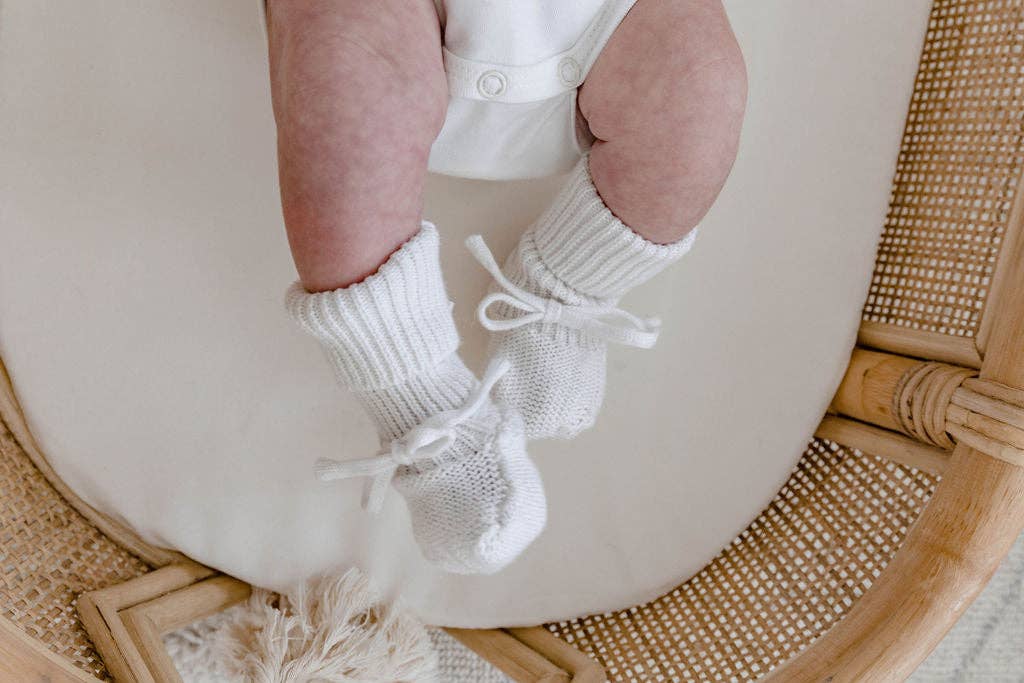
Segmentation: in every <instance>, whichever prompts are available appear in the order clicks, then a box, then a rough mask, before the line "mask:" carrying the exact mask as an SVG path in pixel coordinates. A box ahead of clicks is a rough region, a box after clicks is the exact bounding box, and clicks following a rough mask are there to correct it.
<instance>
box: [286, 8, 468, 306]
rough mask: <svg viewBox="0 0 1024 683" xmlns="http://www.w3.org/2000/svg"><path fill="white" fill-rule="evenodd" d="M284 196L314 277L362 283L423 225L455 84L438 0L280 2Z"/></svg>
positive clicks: (308, 277) (316, 283)
mask: <svg viewBox="0 0 1024 683" xmlns="http://www.w3.org/2000/svg"><path fill="white" fill-rule="evenodd" d="M267 9H268V13H269V21H268V24H269V26H268V28H269V35H270V81H271V91H272V95H273V105H274V116H275V118H276V120H277V133H278V165H279V173H280V181H281V203H282V208H283V210H284V220H285V226H286V228H287V231H288V240H289V243H290V245H291V250H292V255H293V257H294V259H295V265H296V268H297V269H298V271H299V277H300V279H301V281H302V284H303V285H305V287H306V288H307V289H308V290H309V291H313V292H318V291H325V290H330V289H335V288H337V287H342V286H346V285H349V284H352V283H353V282H358V281H360V280H362V279H363V278H365V277H366V276H367V275H369V274H371V273H373V272H374V271H375V270H377V267H378V266H380V264H381V263H382V262H383V261H384V260H385V259H386V258H387V257H388V256H389V255H390V254H391V253H392V252H393V251H394V250H395V249H396V248H397V247H398V246H399V245H400V244H402V243H403V242H405V241H406V240H408V239H409V238H410V237H412V236H413V235H414V234H415V233H416V232H417V231H418V230H419V228H420V214H421V211H422V208H423V183H424V178H425V175H426V168H427V157H428V155H429V152H430V146H431V145H432V144H433V141H434V138H435V137H437V133H438V132H439V131H440V130H441V126H442V124H443V123H444V117H445V111H446V108H447V104H448V84H447V81H446V79H445V73H444V66H443V63H442V58H441V35H440V26H439V22H438V17H437V11H436V8H435V6H434V3H433V2H432V0H376V1H375V2H365V1H364V0H270V1H269V3H268V8H267Z"/></svg>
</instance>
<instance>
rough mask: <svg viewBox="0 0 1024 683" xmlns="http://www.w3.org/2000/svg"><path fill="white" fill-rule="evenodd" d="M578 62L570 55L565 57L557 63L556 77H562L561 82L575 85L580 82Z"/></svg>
mask: <svg viewBox="0 0 1024 683" xmlns="http://www.w3.org/2000/svg"><path fill="white" fill-rule="evenodd" d="M581 73H582V70H581V69H580V64H579V62H577V61H576V60H575V59H573V58H572V57H566V58H565V59H563V60H562V61H561V62H559V63H558V77H559V78H561V79H562V83H565V84H566V85H571V86H573V87H576V86H577V85H579V84H580V74H581Z"/></svg>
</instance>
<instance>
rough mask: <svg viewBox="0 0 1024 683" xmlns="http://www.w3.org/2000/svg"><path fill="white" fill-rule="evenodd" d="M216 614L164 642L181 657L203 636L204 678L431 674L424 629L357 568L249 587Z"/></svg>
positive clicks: (432, 659)
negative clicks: (285, 585)
mask: <svg viewBox="0 0 1024 683" xmlns="http://www.w3.org/2000/svg"><path fill="white" fill-rule="evenodd" d="M217 616H219V617H220V619H218V620H217V622H216V623H215V624H202V625H196V629H198V630H197V632H196V633H195V634H194V636H195V639H194V640H195V641H196V642H195V643H192V642H189V640H190V635H192V634H190V633H189V632H188V631H182V632H179V634H178V638H180V639H181V642H179V643H173V644H172V643H168V644H169V645H172V646H173V645H176V646H177V648H176V649H178V650H183V651H182V652H180V653H179V656H180V657H181V658H182V659H185V660H187V659H188V656H187V650H188V649H189V647H190V646H192V645H196V644H198V642H200V641H206V642H207V643H208V644H209V648H210V649H209V656H208V659H207V670H208V672H207V675H208V676H212V677H213V678H212V679H211V680H216V679H219V680H223V681H246V682H252V683H314V682H316V683H321V682H322V683H357V682H358V683H369V682H371V681H372V682H373V683H380V682H381V681H403V682H406V681H408V682H410V683H412V682H416V683H419V682H420V681H435V680H437V658H436V655H435V652H434V649H433V646H432V644H431V640H430V637H429V635H428V633H427V630H426V629H425V628H424V627H423V625H422V624H421V623H420V622H419V621H417V620H416V619H415V618H413V617H412V616H410V615H409V614H407V613H405V612H404V611H403V610H402V609H401V608H400V606H397V605H392V604H388V603H385V602H382V601H381V600H380V597H379V596H378V594H377V591H376V590H375V589H374V588H373V586H372V584H371V583H370V581H369V579H368V578H367V577H366V576H365V575H364V574H363V573H362V572H360V571H359V570H358V569H350V570H349V571H347V572H346V573H345V574H343V575H341V576H333V577H322V578H318V579H315V580H313V581H311V582H309V583H308V584H305V585H302V586H300V587H299V588H297V589H296V590H294V591H293V592H291V593H289V594H288V595H278V594H276V593H271V592H269V591H265V590H261V589H258V588H257V589H254V590H253V593H252V596H251V597H250V598H249V600H248V602H246V603H245V604H243V605H240V606H238V607H235V608H233V609H231V610H228V611H226V612H224V613H222V614H220V615H217ZM172 649H175V648H174V647H172ZM197 654H198V653H197ZM175 659H179V657H175ZM210 659H212V660H213V661H212V662H211V661H209V660H210ZM179 661H180V660H179ZM211 665H212V666H211Z"/></svg>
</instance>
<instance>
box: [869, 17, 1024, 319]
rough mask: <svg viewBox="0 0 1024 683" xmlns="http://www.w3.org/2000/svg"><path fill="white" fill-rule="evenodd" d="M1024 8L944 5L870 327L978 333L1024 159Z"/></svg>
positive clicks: (925, 59) (920, 76) (901, 172)
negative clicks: (1023, 142) (874, 324)
mask: <svg viewBox="0 0 1024 683" xmlns="http://www.w3.org/2000/svg"><path fill="white" fill-rule="evenodd" d="M1022 43H1024V9H1022V5H1021V2H1020V1H1019V0H990V1H985V2H979V1H977V0H975V1H967V0H938V1H937V2H936V3H935V4H934V6H933V8H932V14H931V19H930V24H929V28H928V33H927V35H926V37H925V45H924V50H923V52H922V56H921V63H920V66H919V69H918V73H917V81H916V83H915V86H914V94H913V97H912V100H911V102H910V111H909V113H908V116H907V125H906V130H905V132H904V137H903V142H902V146H901V149H900V155H899V161H898V162H897V167H896V177H895V182H894V187H893V195H892V202H891V204H890V209H889V215H888V218H887V219H886V222H885V229H884V231H883V233H882V239H881V242H880V245H879V250H878V258H877V261H876V264H875V273H874V277H873V279H872V282H871V288H870V292H869V294H868V299H867V303H866V305H865V307H864V320H867V321H871V322H881V323H889V324H892V325H897V326H900V327H907V328H911V329H915V330H922V331H927V332H937V333H941V334H946V335H952V336H960V337H974V336H975V335H976V333H977V331H978V325H979V322H980V319H981V312H982V309H983V306H984V302H985V298H986V296H987V294H988V291H989V287H990V286H991V283H992V275H993V271H994V269H995V263H996V257H997V255H998V252H999V249H1000V247H1001V245H1002V239H1003V235H1004V232H1005V229H1006V223H1007V215H1008V214H1009V211H1010V206H1011V204H1012V201H1013V195H1014V191H1015V189H1016V186H1017V183H1018V180H1019V178H1020V172H1021V166H1022V163H1024V148H1022V145H1021V120H1022V118H1024V70H1022V65H1024V55H1022V54H1021V50H1020V46H1021V44H1022Z"/></svg>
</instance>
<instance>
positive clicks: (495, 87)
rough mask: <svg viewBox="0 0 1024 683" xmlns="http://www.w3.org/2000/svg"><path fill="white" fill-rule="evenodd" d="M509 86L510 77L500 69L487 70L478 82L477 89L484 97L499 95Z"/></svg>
mask: <svg viewBox="0 0 1024 683" xmlns="http://www.w3.org/2000/svg"><path fill="white" fill-rule="evenodd" d="M506 88H508V79H507V78H505V74H503V73H501V72H500V71H487V72H485V73H483V74H482V75H481V76H480V78H479V79H478V80H477V82H476V89H477V90H479V91H480V94H481V95H483V96H484V97H498V96H500V95H501V94H502V93H504V92H505V89H506Z"/></svg>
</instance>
